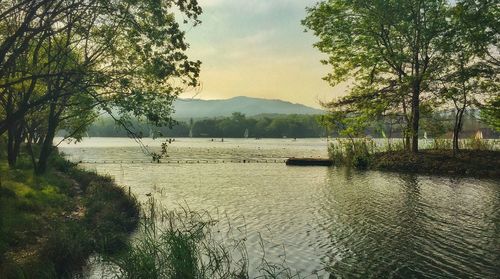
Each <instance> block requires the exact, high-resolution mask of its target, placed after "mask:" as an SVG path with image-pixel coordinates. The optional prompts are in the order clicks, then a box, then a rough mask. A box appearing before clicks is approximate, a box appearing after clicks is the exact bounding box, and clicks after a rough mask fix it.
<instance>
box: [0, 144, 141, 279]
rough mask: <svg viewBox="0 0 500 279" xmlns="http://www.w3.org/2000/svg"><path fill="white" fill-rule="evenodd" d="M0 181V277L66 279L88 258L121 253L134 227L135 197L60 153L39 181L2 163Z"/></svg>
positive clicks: (26, 171)
mask: <svg viewBox="0 0 500 279" xmlns="http://www.w3.org/2000/svg"><path fill="white" fill-rule="evenodd" d="M21 158H24V157H21ZM24 159H25V158H24ZM0 180H1V186H0V274H1V275H2V276H1V277H2V278H69V277H71V276H72V275H73V274H74V273H75V272H77V271H79V270H80V269H81V268H82V267H83V266H84V264H85V263H86V261H87V259H88V257H89V255H90V254H92V253H95V252H97V253H100V252H105V253H107V254H110V253H115V252H118V251H119V250H120V249H122V248H124V247H125V246H126V242H127V236H128V233H130V232H131V231H132V230H134V228H136V226H137V223H138V219H139V205H138V203H137V201H136V200H135V198H134V197H131V196H129V195H128V194H127V193H126V192H125V191H124V190H123V189H122V188H120V187H117V186H116V184H115V183H114V181H113V180H112V179H110V178H109V177H101V176H99V175H97V174H95V173H90V172H86V171H83V170H81V169H78V168H77V167H76V165H75V164H72V163H70V162H68V161H66V160H64V158H62V157H61V156H60V155H58V154H55V155H54V156H53V157H52V158H51V163H50V169H49V171H48V172H47V173H46V174H45V175H43V176H34V175H33V171H32V170H31V169H29V168H28V167H26V166H23V164H21V167H19V168H17V169H9V168H8V166H7V163H6V162H5V161H4V160H2V159H0Z"/></svg>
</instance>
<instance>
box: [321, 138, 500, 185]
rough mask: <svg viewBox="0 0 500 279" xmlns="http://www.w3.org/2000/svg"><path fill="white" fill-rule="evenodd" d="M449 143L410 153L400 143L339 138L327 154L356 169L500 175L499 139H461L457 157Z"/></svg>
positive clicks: (438, 142) (433, 143)
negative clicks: (382, 143) (384, 143)
mask: <svg viewBox="0 0 500 279" xmlns="http://www.w3.org/2000/svg"><path fill="white" fill-rule="evenodd" d="M451 146H452V142H451V140H447V139H435V140H430V141H429V142H428V143H427V144H426V146H425V147H424V149H421V150H420V151H419V153H418V154H412V153H409V152H406V151H405V150H404V147H403V144H402V142H390V141H389V142H388V144H386V145H383V146H380V145H376V144H375V143H374V141H373V140H372V139H354V140H347V139H339V140H337V141H334V142H332V143H331V145H330V146H329V155H330V158H331V159H332V160H333V161H334V163H335V164H336V165H346V166H349V167H354V168H357V169H374V170H387V171H398V172H415V173H427V174H438V175H454V176H456V175H460V176H474V177H484V178H498V177H500V151H499V150H497V148H498V142H496V141H491V140H490V141H486V140H482V139H475V138H471V139H464V140H462V141H460V150H459V152H458V153H457V154H456V156H453V151H452V150H451Z"/></svg>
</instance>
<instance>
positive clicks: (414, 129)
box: [411, 80, 420, 153]
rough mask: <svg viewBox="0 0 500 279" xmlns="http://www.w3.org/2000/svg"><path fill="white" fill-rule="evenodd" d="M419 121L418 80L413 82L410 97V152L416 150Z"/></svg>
mask: <svg viewBox="0 0 500 279" xmlns="http://www.w3.org/2000/svg"><path fill="white" fill-rule="evenodd" d="M419 122H420V81H418V80H415V81H414V82H413V94H412V98H411V136H412V142H411V152H412V153H417V152H418V129H419Z"/></svg>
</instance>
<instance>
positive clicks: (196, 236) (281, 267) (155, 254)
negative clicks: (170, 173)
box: [105, 199, 299, 279]
mask: <svg viewBox="0 0 500 279" xmlns="http://www.w3.org/2000/svg"><path fill="white" fill-rule="evenodd" d="M145 208H146V210H145V213H144V217H143V218H142V223H141V226H140V229H139V231H138V232H137V235H136V237H135V238H134V239H133V240H132V242H131V244H130V245H129V247H128V248H127V249H126V251H125V252H124V253H122V254H120V255H118V256H114V257H108V258H107V259H106V260H105V261H106V262H107V263H108V264H109V265H108V270H107V271H106V272H105V273H106V274H112V275H114V277H115V278H153V279H154V278H167V279H170V278H172V279H181V278H182V279H190V278H197V279H198V278H199V279H204V278H207V279H208V278H234V279H244V278H250V276H249V258H248V253H247V250H246V245H245V240H246V239H245V237H239V238H238V237H234V235H232V234H231V233H230V231H231V230H228V232H226V233H224V232H221V231H220V228H219V227H218V226H217V224H218V221H217V220H214V219H213V218H212V217H211V216H210V215H209V214H208V213H207V212H203V211H202V212H200V211H192V210H190V209H189V208H185V207H184V208H182V209H181V210H176V211H168V210H165V209H163V208H162V207H161V206H157V205H155V203H154V200H152V199H151V200H150V201H149V202H148V203H147V205H146V207H145ZM262 247H263V245H262ZM263 249H264V248H263ZM258 273H259V274H260V275H258V276H257V277H258V278H298V277H299V275H298V274H294V273H293V272H292V269H291V268H289V267H287V266H286V264H285V263H283V264H271V263H269V262H267V261H266V260H265V259H263V260H262V264H261V265H260V266H259V267H258Z"/></svg>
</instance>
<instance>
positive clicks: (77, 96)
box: [0, 0, 201, 173]
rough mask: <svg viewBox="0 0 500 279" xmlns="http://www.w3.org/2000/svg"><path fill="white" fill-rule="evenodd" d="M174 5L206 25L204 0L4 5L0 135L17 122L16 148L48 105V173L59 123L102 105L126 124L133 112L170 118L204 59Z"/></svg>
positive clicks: (163, 121)
mask: <svg viewBox="0 0 500 279" xmlns="http://www.w3.org/2000/svg"><path fill="white" fill-rule="evenodd" d="M174 8H177V9H178V10H180V12H181V13H180V14H179V15H181V16H182V15H183V16H185V17H186V19H185V21H186V22H187V20H189V19H190V20H192V22H193V24H194V25H196V24H198V23H199V20H198V15H199V14H200V13H201V8H200V7H199V6H198V4H197V1H196V0H181V1H177V0H161V1H149V0H139V1H102V0H89V1H77V0H57V1H44V0H38V1H25V0H13V1H11V2H8V3H5V4H2V5H0V14H3V15H9V16H5V17H2V18H0V27H4V28H3V29H1V30H2V32H4V33H2V34H1V35H0V38H1V39H2V40H3V41H2V42H1V43H0V47H2V46H5V47H3V48H0V58H1V59H0V92H1V97H2V98H0V104H1V106H0V108H1V110H0V115H1V116H2V119H0V134H2V133H3V132H5V131H7V130H9V134H12V138H13V139H14V140H13V141H12V142H13V144H12V149H13V150H15V142H16V141H19V140H16V139H17V138H22V137H23V134H25V129H22V128H21V127H22V125H23V123H27V122H30V123H31V124H34V121H31V119H28V118H29V117H30V115H32V114H33V113H35V112H39V111H45V112H46V113H45V114H43V115H45V116H46V117H47V119H46V123H39V124H37V125H34V126H36V127H38V128H37V129H38V131H37V134H38V135H42V136H43V139H41V143H40V144H41V149H40V154H39V158H38V162H37V172H38V173H42V172H43V171H44V170H45V168H46V162H47V158H48V156H50V153H51V150H52V141H53V138H54V135H55V133H56V131H57V129H58V128H61V127H64V126H66V127H68V123H73V124H75V123H78V126H79V127H83V126H85V125H84V124H85V123H86V122H88V121H89V119H88V117H81V116H82V115H85V116H89V117H90V116H92V115H93V113H92V112H93V111H96V110H103V111H106V112H108V113H109V114H111V115H112V117H113V118H115V119H116V120H117V121H118V122H119V123H121V124H122V125H123V126H126V125H127V123H129V122H128V121H127V120H128V119H130V117H131V116H134V117H137V118H142V119H144V120H145V121H147V122H149V123H151V124H154V125H158V126H160V125H171V124H172V123H173V121H172V119H171V117H170V116H171V113H172V102H173V100H174V99H175V98H176V97H177V95H178V94H179V93H180V92H182V90H184V89H185V88H186V87H189V86H196V85H197V84H198V82H197V78H198V75H199V66H200V62H199V61H190V60H189V59H188V57H187V56H186V54H185V51H186V49H187V48H188V44H187V43H186V42H185V40H184V32H183V31H182V30H181V26H180V24H179V23H178V22H177V20H176V18H175V16H174V14H173V11H174ZM16 11H17V12H16ZM16 13H17V14H16ZM19 15H22V16H21V17H19ZM23 16H24V17H23ZM28 16H29V20H26V19H24V18H25V17H26V18H27V17H28ZM18 18H21V19H22V20H21V21H17V19H18ZM30 26H34V27H33V28H31V27H30ZM42 27H43V28H42ZM33 30H36V32H34V31H33ZM4 49H8V50H6V51H4V52H2V51H3V50H4ZM2 55H3V56H4V57H3V56H2ZM13 57H14V58H13ZM71 111H73V112H78V114H71V113H69V112H71ZM35 122H36V121H35ZM31 124H30V126H33V125H31ZM69 126H72V125H69ZM32 128H33V127H32ZM41 128H44V129H45V131H43V132H42V133H40V131H39V130H40V129H41ZM31 131H33V129H31ZM127 131H129V132H130V133H131V134H133V131H132V130H130V129H127ZM74 132H76V133H78V131H74ZM32 136H34V135H32ZM9 137H11V136H9ZM37 137H38V136H37ZM13 154H15V152H13Z"/></svg>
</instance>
